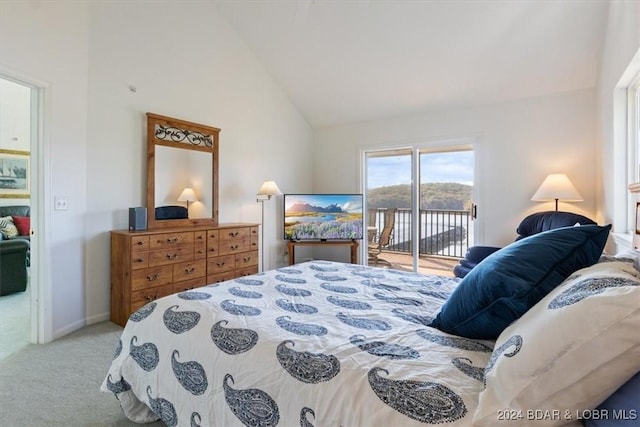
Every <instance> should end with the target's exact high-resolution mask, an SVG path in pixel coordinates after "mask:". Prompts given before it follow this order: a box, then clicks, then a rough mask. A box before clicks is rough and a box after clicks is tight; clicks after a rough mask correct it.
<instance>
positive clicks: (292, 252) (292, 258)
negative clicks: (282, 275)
mask: <svg viewBox="0 0 640 427" xmlns="http://www.w3.org/2000/svg"><path fill="white" fill-rule="evenodd" d="M317 245H326V246H351V264H357V263H358V241H357V240H320V241H318V240H289V241H288V242H287V249H288V250H289V265H293V264H295V262H296V246H317Z"/></svg>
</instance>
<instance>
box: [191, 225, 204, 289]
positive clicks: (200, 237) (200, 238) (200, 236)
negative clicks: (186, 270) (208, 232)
mask: <svg viewBox="0 0 640 427" xmlns="http://www.w3.org/2000/svg"><path fill="white" fill-rule="evenodd" d="M203 239H204V237H202V235H199V236H198V240H203ZM191 289H193V288H191Z"/></svg>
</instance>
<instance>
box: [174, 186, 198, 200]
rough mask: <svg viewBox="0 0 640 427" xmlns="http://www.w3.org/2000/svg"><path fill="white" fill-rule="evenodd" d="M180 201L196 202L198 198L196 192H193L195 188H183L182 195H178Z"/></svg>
mask: <svg viewBox="0 0 640 427" xmlns="http://www.w3.org/2000/svg"><path fill="white" fill-rule="evenodd" d="M178 201H179V202H196V201H198V198H197V197H196V193H194V192H193V189H191V188H189V187H187V188H185V189H184V190H182V193H180V196H179V197H178Z"/></svg>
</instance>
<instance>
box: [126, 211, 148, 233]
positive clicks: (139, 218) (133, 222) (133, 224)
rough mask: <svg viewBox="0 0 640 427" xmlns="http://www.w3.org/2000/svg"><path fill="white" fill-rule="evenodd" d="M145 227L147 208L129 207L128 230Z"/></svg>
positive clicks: (139, 229)
mask: <svg viewBox="0 0 640 427" xmlns="http://www.w3.org/2000/svg"><path fill="white" fill-rule="evenodd" d="M146 229H147V208H141V207H138V208H129V231H143V230H146Z"/></svg>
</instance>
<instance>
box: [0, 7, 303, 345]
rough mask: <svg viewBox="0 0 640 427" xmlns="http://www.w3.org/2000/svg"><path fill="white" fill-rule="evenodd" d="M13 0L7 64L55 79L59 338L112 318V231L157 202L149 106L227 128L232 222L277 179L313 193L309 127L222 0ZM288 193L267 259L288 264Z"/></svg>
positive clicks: (225, 166) (224, 156) (251, 216)
mask: <svg viewBox="0 0 640 427" xmlns="http://www.w3.org/2000/svg"><path fill="white" fill-rule="evenodd" d="M1 3H2V4H0V28H2V29H1V30H0V31H1V32H0V40H2V45H1V47H2V56H1V57H0V60H1V61H2V64H1V65H2V66H3V67H6V68H12V69H17V70H21V71H24V72H25V73H27V74H29V75H33V76H35V77H36V78H37V79H39V80H42V81H46V82H51V90H50V92H51V106H50V113H51V114H50V128H51V136H50V141H47V143H48V144H49V147H50V150H48V153H49V155H50V156H51V161H50V162H51V180H50V181H49V182H50V188H49V191H50V192H51V194H52V195H66V196H68V197H69V202H70V208H69V210H68V211H64V212H63V211H52V210H51V203H47V206H45V212H44V213H45V215H49V216H51V218H52V222H51V225H52V227H51V229H50V230H48V235H49V239H48V240H49V244H48V245H47V249H46V250H47V256H49V257H51V261H52V269H53V274H52V277H47V279H46V280H47V286H50V287H51V289H52V293H53V295H54V299H53V307H52V318H53V323H52V328H53V336H54V337H57V336H61V335H63V334H65V333H67V332H70V331H71V330H74V329H76V328H78V327H80V326H82V325H83V324H85V323H86V322H89V323H91V322H95V321H100V320H103V319H107V318H108V317H109V300H110V282H109V230H112V229H126V228H127V226H128V208H129V207H131V206H144V205H145V204H146V170H145V169H146V148H145V147H146V145H145V144H146V139H145V137H144V133H145V115H144V114H145V112H148V111H150V112H155V113H158V114H163V115H168V116H173V117H177V118H181V119H185V120H189V121H193V122H198V123H202V124H207V125H211V126H215V127H219V128H221V129H222V132H221V134H220V174H219V182H220V194H219V203H220V220H221V222H238V221H242V222H254V223H257V222H260V204H258V203H256V199H255V194H256V192H257V190H258V188H259V187H260V185H261V184H262V182H263V181H265V180H268V179H272V180H275V181H276V182H277V183H278V185H279V186H280V187H281V188H282V189H283V191H290V192H292V191H300V192H303V191H310V190H311V189H312V166H313V165H312V162H311V141H312V134H311V129H310V127H309V125H308V124H307V122H306V121H305V120H304V119H303V117H302V116H301V115H300V113H299V112H298V110H297V109H296V108H295V107H294V106H293V105H292V104H291V102H290V101H289V100H288V99H287V98H286V96H285V95H284V94H283V93H282V91H281V90H280V89H279V87H278V86H277V85H276V84H275V83H274V81H273V80H272V79H271V77H270V76H269V75H268V74H267V73H266V72H265V70H264V68H263V66H262V65H261V64H260V63H259V62H258V61H257V60H256V58H255V57H254V55H253V54H252V53H251V52H250V51H249V50H248V49H247V48H246V46H245V45H244V44H243V43H242V42H241V41H240V40H239V38H238V37H237V36H236V34H235V33H234V32H233V31H232V30H231V29H230V28H229V26H228V25H227V24H226V22H224V21H223V20H221V19H220V18H219V17H218V14H217V12H216V9H215V7H213V6H212V4H210V3H209V2H188V3H178V2H176V3H173V2H171V3H169V2H153V3H149V2H92V3H89V2H55V3H54V2H1ZM129 86H135V88H136V91H135V92H132V91H130V88H129ZM280 203H281V199H276V201H275V203H274V202H273V201H271V202H269V203H267V204H266V205H265V221H266V223H267V228H266V229H265V240H266V242H265V249H266V251H267V252H269V253H270V255H271V256H270V257H267V258H266V259H265V264H266V267H267V268H272V267H275V266H276V265H278V263H280V265H281V264H282V262H283V261H282V260H283V257H282V256H281V252H282V253H283V252H284V249H283V242H282V241H281V232H282V231H281V230H278V229H277V228H278V227H276V225H277V224H278V223H279V222H280V220H279V217H278V215H279V212H278V209H280V210H281V208H278V204H280Z"/></svg>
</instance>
